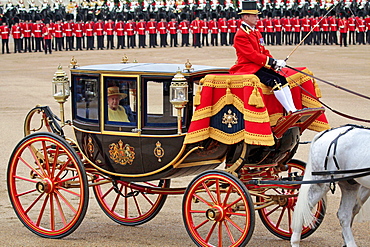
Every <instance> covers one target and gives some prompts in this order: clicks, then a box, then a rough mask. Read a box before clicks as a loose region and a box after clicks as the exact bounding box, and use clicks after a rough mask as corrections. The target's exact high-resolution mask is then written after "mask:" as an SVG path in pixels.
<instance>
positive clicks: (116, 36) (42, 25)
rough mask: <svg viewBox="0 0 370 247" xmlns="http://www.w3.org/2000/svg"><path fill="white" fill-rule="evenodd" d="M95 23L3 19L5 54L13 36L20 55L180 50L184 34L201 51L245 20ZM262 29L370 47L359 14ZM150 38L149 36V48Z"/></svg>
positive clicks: (263, 23) (291, 37)
mask: <svg viewBox="0 0 370 247" xmlns="http://www.w3.org/2000/svg"><path fill="white" fill-rule="evenodd" d="M94 19H95V16H94V15H88V16H87V21H86V22H84V21H83V20H82V18H81V17H80V16H79V15H78V16H77V17H76V20H75V21H74V19H73V15H71V14H67V15H66V18H64V20H63V18H62V17H61V16H57V17H56V18H55V21H54V22H51V21H50V19H48V18H46V19H45V20H41V18H40V16H36V17H35V21H34V22H33V21H32V20H31V18H30V17H29V16H27V15H26V17H25V18H24V20H20V19H19V18H18V17H15V18H13V20H11V21H12V25H11V26H9V23H8V20H6V18H5V17H3V18H2V24H1V26H0V34H1V38H2V53H3V54H4V53H5V52H6V53H10V52H9V45H8V43H9V38H10V36H12V37H13V39H14V53H17V52H19V53H21V52H42V51H44V52H45V53H47V51H49V53H51V49H52V48H53V49H54V50H55V51H61V50H67V51H68V50H70V51H71V50H82V49H87V50H94V49H98V50H99V49H100V50H103V49H125V48H135V47H139V48H145V47H147V46H148V47H149V48H155V47H157V46H160V47H167V46H170V47H177V46H179V45H180V43H179V41H178V35H179V34H180V35H181V46H190V37H189V36H192V46H193V47H195V48H196V47H199V48H200V47H202V46H209V45H212V46H218V45H219V44H220V45H221V46H228V45H233V40H234V35H235V33H236V31H237V29H238V27H239V26H240V19H237V18H236V16H235V15H232V16H231V17H230V18H229V19H227V18H226V17H222V16H221V17H218V16H217V15H216V14H212V16H211V18H210V20H208V19H207V17H206V16H205V15H202V16H200V15H196V16H195V19H194V20H192V21H190V20H189V18H188V17H187V16H186V15H182V16H181V18H180V19H181V20H180V21H177V19H178V18H177V16H176V15H175V14H171V15H170V16H169V18H168V19H169V20H168V21H167V18H166V16H165V15H159V19H160V20H158V21H156V19H155V16H154V15H150V17H149V20H145V19H144V16H143V15H138V18H137V19H138V20H135V18H134V16H133V15H131V14H127V15H126V18H124V15H122V14H119V15H118V16H117V20H113V18H112V17H111V16H110V15H107V17H106V18H105V20H103V17H102V16H101V15H98V16H97V18H96V19H97V20H94ZM124 19H126V20H124ZM317 23H319V24H318V25H317ZM257 28H258V30H259V31H260V32H261V33H262V35H263V38H264V40H265V43H266V45H283V44H285V45H294V44H298V43H299V42H300V41H301V39H302V38H304V37H305V36H306V35H307V34H308V33H309V32H310V30H311V29H312V28H313V32H312V33H311V34H310V35H309V36H308V37H307V38H306V39H305V41H304V44H307V45H333V44H335V45H338V44H340V45H344V46H347V44H348V43H349V44H366V43H367V44H370V17H369V15H367V16H366V17H365V18H364V17H363V16H353V15H352V16H350V17H347V16H346V15H345V14H344V13H343V14H341V15H340V16H336V15H335V14H333V15H328V16H327V17H322V16H318V15H314V16H305V17H303V18H299V16H298V15H297V16H295V15H293V16H291V15H290V14H287V15H286V16H284V17H282V18H280V16H272V15H271V14H268V15H267V17H264V18H263V17H261V18H260V19H259V21H258V23H257ZM338 32H339V34H340V35H339V39H338ZM158 34H159V38H160V42H159V43H158V40H157V39H158V37H157V36H158ZM168 34H169V37H170V39H169V40H170V42H169V43H168ZM209 34H210V35H209ZM136 35H137V36H138V46H137V44H136ZM147 36H149V37H148V40H149V44H148V45H147V44H146V42H147ZM209 36H210V39H209ZM218 41H220V43H219V42H218ZM347 41H348V43H347ZM95 42H96V43H95ZM115 43H116V44H115ZM48 44H49V45H48ZM95 44H96V46H95ZM46 48H48V49H46Z"/></svg>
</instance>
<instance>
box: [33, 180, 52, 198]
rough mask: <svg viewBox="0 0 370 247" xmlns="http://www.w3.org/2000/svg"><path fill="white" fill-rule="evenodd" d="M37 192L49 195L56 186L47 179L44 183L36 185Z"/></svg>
mask: <svg viewBox="0 0 370 247" xmlns="http://www.w3.org/2000/svg"><path fill="white" fill-rule="evenodd" d="M36 190H37V191H38V192H40V193H47V194H49V193H51V192H52V191H53V190H54V186H53V183H52V181H51V180H50V179H48V178H45V179H44V180H43V181H41V182H38V183H37V184H36Z"/></svg>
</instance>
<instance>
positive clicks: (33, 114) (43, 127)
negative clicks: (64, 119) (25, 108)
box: [24, 107, 53, 136]
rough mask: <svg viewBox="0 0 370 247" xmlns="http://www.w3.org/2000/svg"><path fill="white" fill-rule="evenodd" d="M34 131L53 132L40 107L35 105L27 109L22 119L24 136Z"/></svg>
mask: <svg viewBox="0 0 370 247" xmlns="http://www.w3.org/2000/svg"><path fill="white" fill-rule="evenodd" d="M35 132H53V131H52V130H51V127H50V123H49V120H48V117H47V115H46V114H45V111H43V109H42V108H41V107H35V108H33V109H32V110H31V111H29V112H28V114H27V116H26V119H25V120H24V136H28V135H30V134H32V133H35Z"/></svg>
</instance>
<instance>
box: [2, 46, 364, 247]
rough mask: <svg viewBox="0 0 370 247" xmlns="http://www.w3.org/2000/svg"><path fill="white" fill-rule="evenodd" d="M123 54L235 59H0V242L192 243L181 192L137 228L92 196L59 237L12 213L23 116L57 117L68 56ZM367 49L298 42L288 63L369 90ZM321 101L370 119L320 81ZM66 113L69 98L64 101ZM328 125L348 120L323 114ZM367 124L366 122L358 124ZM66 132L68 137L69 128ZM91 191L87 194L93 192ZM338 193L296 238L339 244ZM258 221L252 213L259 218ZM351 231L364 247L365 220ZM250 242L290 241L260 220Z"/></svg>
mask: <svg viewBox="0 0 370 247" xmlns="http://www.w3.org/2000/svg"><path fill="white" fill-rule="evenodd" d="M269 49H270V50H271V52H272V54H273V55H274V56H275V57H276V58H280V59H283V58H285V57H286V56H287V54H289V53H290V51H291V50H292V49H293V47H292V46H287V47H269ZM124 54H126V55H127V56H128V57H129V59H130V60H131V61H133V60H134V59H136V60H138V61H139V62H155V63H161V62H170V63H181V64H182V63H184V62H185V61H186V59H190V61H191V63H193V64H202V65H214V66H223V67H224V66H225V67H230V66H232V65H233V64H234V62H235V53H234V49H233V48H232V47H217V48H213V47H206V48H202V49H198V48H197V49H194V48H166V49H163V48H162V49H159V48H157V49H141V50H139V49H134V50H119V51H118V50H109V51H78V52H55V53H53V54H52V55H45V54H44V53H32V54H29V53H27V54H10V55H2V56H1V58H0V59H1V62H0V64H1V66H0V71H1V74H0V75H1V76H0V102H1V103H0V112H1V115H0V147H1V150H2V152H1V153H0V169H1V170H2V171H3V172H1V173H0V219H1V227H0V246H36V245H38V246H161V247H163V246H193V243H192V241H191V239H190V238H189V236H188V235H187V233H186V230H185V228H184V225H183V221H182V215H181V202H182V196H170V197H169V198H168V199H167V201H166V203H165V206H164V208H163V209H162V211H161V212H160V213H159V215H158V216H157V217H156V218H154V219H153V220H152V221H150V222H148V223H146V224H144V225H141V226H138V227H125V226H120V225H118V224H116V223H115V222H113V221H112V220H110V219H109V218H108V217H106V216H105V214H104V213H103V212H102V211H101V210H100V208H99V206H98V204H97V203H96V201H95V199H94V196H93V193H90V197H91V198H90V202H89V208H88V212H87V214H86V217H85V219H84V221H83V222H82V224H81V225H80V227H79V228H78V229H77V230H76V231H75V232H74V233H73V234H71V235H69V236H68V237H66V238H64V239H61V240H50V239H43V238H40V237H38V236H36V235H34V234H33V233H31V232H30V231H29V230H27V229H26V228H25V227H24V226H23V225H22V224H21V222H20V221H19V220H18V218H17V217H16V215H15V213H14V211H13V209H12V207H11V205H10V202H9V199H8V195H7V189H6V170H7V163H8V159H9V157H10V155H11V152H12V150H13V148H14V147H15V146H16V144H17V143H18V142H19V141H20V140H21V139H22V137H23V121H24V117H25V115H26V114H27V112H28V111H29V110H30V109H31V108H32V107H34V106H35V105H36V104H41V105H49V106H51V108H52V109H53V111H54V112H55V113H57V114H58V105H57V104H56V103H55V102H54V99H53V98H52V96H51V81H52V77H53V74H54V72H55V71H56V69H57V66H58V65H59V64H61V65H62V66H63V68H64V69H65V70H66V72H67V73H69V69H68V65H69V61H70V59H71V57H72V56H75V58H76V59H77V60H78V63H79V64H80V65H88V64H100V63H118V62H120V61H121V58H122V56H123V55H124ZM368 54H370V46H350V47H347V48H340V47H339V46H310V47H308V46H302V47H300V48H299V49H298V50H297V51H296V52H295V53H294V54H293V55H292V56H291V57H290V59H289V61H288V64H289V65H291V66H307V67H308V68H309V69H311V70H312V71H313V72H314V73H315V75H316V76H318V77H320V78H323V79H325V80H329V81H332V82H335V83H337V84H338V85H341V86H344V87H347V88H350V89H352V90H354V91H357V92H361V93H363V94H366V95H370V88H369V86H368V83H369V82H370V70H369V64H370V59H369V56H368ZM319 85H320V86H321V90H322V93H323V100H324V101H325V102H326V103H327V104H328V105H330V106H331V107H333V108H335V109H337V110H339V111H343V112H345V113H348V114H353V115H355V116H357V117H361V118H365V119H370V113H369V111H368V106H369V102H368V101H366V100H364V99H361V98H359V97H356V96H354V95H351V94H348V93H345V92H343V91H340V90H338V89H335V88H333V87H330V86H327V85H325V84H323V83H321V82H319ZM66 105H67V106H66V111H67V114H66V117H67V119H68V118H69V116H70V114H69V110H70V107H69V102H68V103H67V104H66ZM327 117H328V119H329V121H330V123H331V125H332V126H334V127H335V126H339V125H343V124H346V123H350V122H352V123H354V122H353V121H350V120H348V119H344V118H342V117H339V116H337V115H334V114H333V113H331V112H330V111H327ZM357 124H363V123H359V122H357ZM364 125H369V124H366V123H365V124H364ZM67 132H68V134H69V136H71V137H73V136H72V134H71V132H70V131H67ZM314 135H315V132H311V131H306V132H305V133H304V134H303V136H302V140H303V141H309V140H310V139H311V138H312V137H313V136H314ZM307 153H308V145H301V147H300V148H299V150H298V153H297V154H296V156H295V157H296V158H298V159H302V160H307ZM190 180H191V177H185V178H181V179H176V180H174V181H173V183H172V184H173V186H182V185H186V184H187V183H189V182H190ZM91 192H92V191H91ZM339 197H340V191H339V190H338V191H337V192H336V193H335V195H329V203H328V204H329V205H328V210H327V214H326V217H325V219H324V222H323V223H322V225H321V226H320V228H319V229H318V230H317V231H316V232H315V233H314V234H313V235H312V236H310V237H309V238H307V239H306V240H304V241H303V242H302V246H325V247H326V246H342V240H341V232H340V231H341V228H340V225H339V222H338V220H337V219H336V210H337V208H338V198H339ZM257 218H258V217H257ZM353 230H354V235H355V238H356V240H357V243H358V245H359V246H369V242H370V235H369V230H370V223H369V222H365V223H358V222H355V223H354V226H353ZM249 246H289V243H288V242H287V241H283V240H280V239H277V238H276V237H274V236H273V235H272V234H271V233H269V232H268V231H267V230H266V229H265V227H264V226H263V225H262V223H261V222H260V220H259V219H257V221H256V228H255V232H254V234H253V237H252V239H251V241H250V242H249Z"/></svg>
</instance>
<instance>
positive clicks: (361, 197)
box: [352, 186, 370, 223]
mask: <svg viewBox="0 0 370 247" xmlns="http://www.w3.org/2000/svg"><path fill="white" fill-rule="evenodd" d="M369 196H370V189H368V188H366V187H365V186H361V187H360V189H359V191H358V193H357V203H356V205H355V207H354V208H353V214H352V223H353V219H354V218H355V216H356V215H357V214H358V213H359V212H360V209H361V208H362V206H363V205H364V203H365V202H366V200H367V199H368V198H369Z"/></svg>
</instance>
